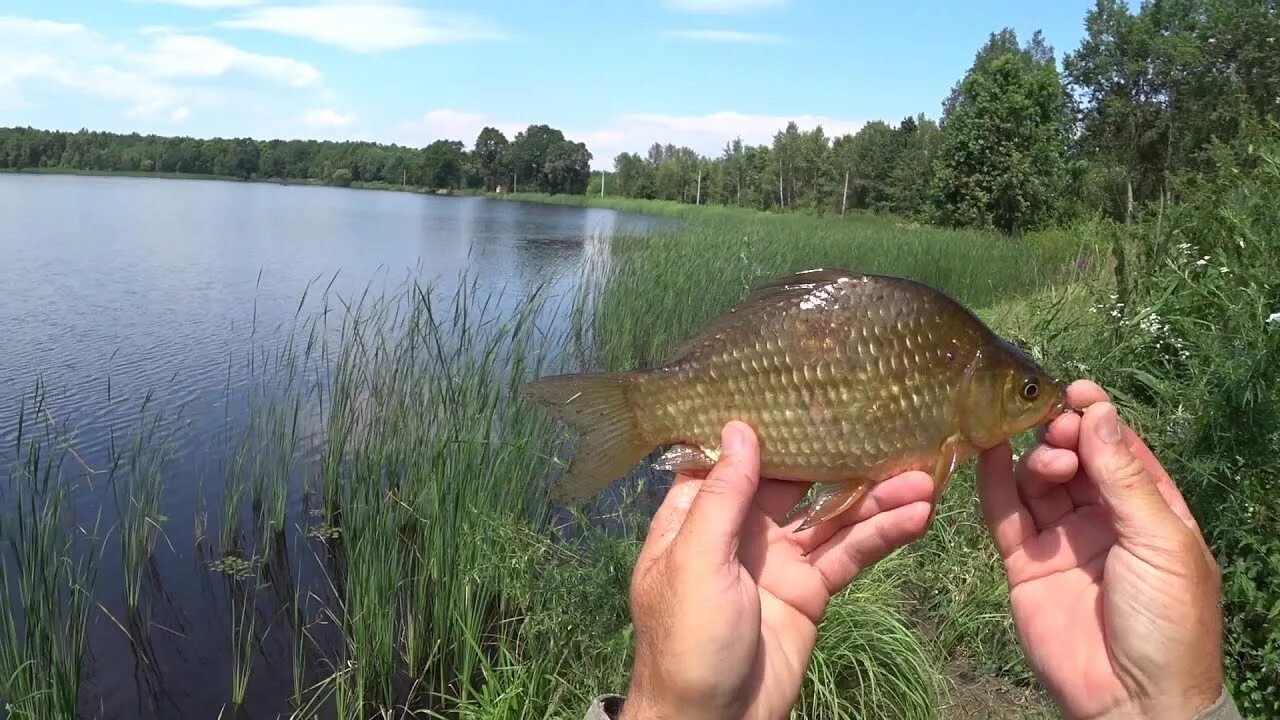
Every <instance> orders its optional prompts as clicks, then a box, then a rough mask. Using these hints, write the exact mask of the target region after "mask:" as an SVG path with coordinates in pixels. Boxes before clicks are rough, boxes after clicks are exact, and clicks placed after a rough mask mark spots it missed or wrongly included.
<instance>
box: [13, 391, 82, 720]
mask: <svg viewBox="0 0 1280 720" xmlns="http://www.w3.org/2000/svg"><path fill="white" fill-rule="evenodd" d="M46 400H47V396H46V394H45V389H44V386H43V385H37V387H36V389H35V391H34V392H33V393H32V394H31V396H30V398H29V400H28V399H26V398H24V401H23V403H22V406H21V408H20V410H19V415H18V419H17V425H16V430H15V438H14V442H13V447H12V454H11V455H9V456H8V457H5V458H4V459H5V461H6V465H7V466H6V467H5V468H4V470H5V474H4V478H5V482H4V484H3V486H0V539H2V540H3V543H4V545H3V547H0V593H2V594H0V600H3V602H0V701H3V703H4V707H5V710H6V711H7V713H8V715H9V717H12V718H32V719H33V720H34V719H36V718H40V719H43V718H53V717H64V718H69V717H75V716H76V713H77V708H78V701H79V694H80V687H81V683H82V680H83V677H82V674H83V669H84V662H85V655H86V652H87V645H88V641H87V624H88V618H89V613H90V609H91V606H92V604H93V585H94V582H95V580H96V574H97V558H96V557H95V556H94V554H93V542H96V541H98V540H99V538H97V536H96V530H97V527H96V525H94V526H88V525H83V524H81V523H80V522H78V521H77V520H76V519H75V518H73V517H72V516H71V514H70V512H69V510H68V507H67V505H68V495H69V494H70V492H71V491H72V490H73V489H74V483H75V481H76V479H77V477H83V475H82V474H78V473H77V472H76V469H75V468H74V467H72V464H71V462H70V460H69V453H68V452H67V447H66V444H65V443H66V438H67V437H68V432H67V429H66V427H65V425H60V424H58V423H57V422H56V421H55V420H54V419H53V416H52V414H51V413H50V412H49V408H48V406H47V405H46ZM77 540H80V542H77ZM86 540H87V541H88V542H85V541H86ZM85 545H88V547H85ZM77 546H78V547H77Z"/></svg>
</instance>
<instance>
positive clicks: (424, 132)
mask: <svg viewBox="0 0 1280 720" xmlns="http://www.w3.org/2000/svg"><path fill="white" fill-rule="evenodd" d="M486 126H488V127H494V128H497V129H498V130H500V131H501V132H502V134H503V135H506V136H507V139H508V140H511V139H512V138H514V137H515V136H516V133H518V132H521V131H523V130H524V129H525V128H527V127H529V123H521V122H514V121H510V120H495V119H493V118H490V117H488V116H487V115H482V114H480V113H469V112H463V111H460V110H451V109H449V108H439V109H436V110H431V111H429V112H426V113H423V115H422V117H420V118H418V119H417V120H413V121H410V122H403V123H400V124H399V125H397V126H396V127H395V128H394V129H393V130H392V132H391V141H392V142H395V143H399V144H401V145H410V146H413V147H422V146H424V145H427V144H428V143H431V142H433V141H435V140H461V141H462V143H463V144H464V145H466V146H468V147H470V146H471V144H472V143H474V142H475V139H476V136H477V135H479V134H480V131H481V130H483V129H484V128H485V127H486Z"/></svg>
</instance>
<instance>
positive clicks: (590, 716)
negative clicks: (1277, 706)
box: [583, 695, 1217, 720]
mask: <svg viewBox="0 0 1280 720" xmlns="http://www.w3.org/2000/svg"><path fill="white" fill-rule="evenodd" d="M625 700H626V698H624V697H623V696H621V695H600V696H598V697H596V699H595V700H592V701H591V707H590V708H588V709H587V714H586V716H585V717H584V718H583V720H618V716H619V715H621V714H622V703H623V702H624V701H625ZM1214 720H1217V718H1214Z"/></svg>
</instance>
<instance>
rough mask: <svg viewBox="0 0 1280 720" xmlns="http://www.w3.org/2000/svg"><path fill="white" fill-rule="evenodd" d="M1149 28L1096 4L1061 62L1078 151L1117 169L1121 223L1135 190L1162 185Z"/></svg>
mask: <svg viewBox="0 0 1280 720" xmlns="http://www.w3.org/2000/svg"><path fill="white" fill-rule="evenodd" d="M1152 29H1153V28H1152V26H1151V23H1150V22H1148V21H1147V20H1146V19H1145V18H1142V17H1140V16H1135V15H1132V14H1131V13H1130V12H1129V8H1128V6H1127V5H1126V4H1125V3H1124V2H1122V1H1121V0H1097V5H1096V6H1095V7H1094V9H1093V10H1090V11H1089V13H1088V15H1086V17H1085V30H1086V35H1085V39H1084V41H1083V42H1082V43H1081V44H1080V48H1079V49H1078V50H1077V51H1076V52H1075V53H1072V54H1068V55H1067V56H1066V57H1065V58H1063V66H1064V68H1065V71H1066V75H1067V78H1068V80H1069V82H1070V84H1071V86H1072V87H1073V88H1074V89H1076V90H1077V91H1078V92H1079V93H1081V95H1082V103H1083V106H1082V108H1081V111H1080V114H1079V118H1080V125H1081V130H1082V135H1081V140H1080V145H1081V146H1082V147H1081V149H1082V150H1083V151H1084V152H1085V153H1087V154H1089V155H1091V156H1094V157H1098V158H1101V159H1104V160H1106V161H1108V162H1110V163H1114V164H1115V165H1118V166H1119V168H1120V169H1121V173H1122V177H1123V184H1124V190H1123V193H1124V199H1123V201H1122V205H1121V211H1120V212H1119V213H1118V215H1120V216H1121V217H1123V218H1124V221H1125V222H1126V223H1127V222H1130V221H1131V220H1132V217H1133V207H1134V200H1135V186H1137V188H1138V190H1137V195H1138V197H1139V199H1140V198H1142V197H1150V195H1151V194H1152V192H1153V191H1154V190H1155V189H1157V188H1159V187H1160V186H1161V185H1162V184H1163V182H1162V178H1161V177H1160V175H1162V168H1161V167H1160V165H1161V164H1162V163H1160V162H1159V157H1160V153H1159V152H1158V149H1159V148H1160V147H1161V146H1163V145H1164V144H1165V143H1166V142H1167V140H1166V139H1164V138H1163V137H1162V133H1161V128H1162V126H1163V123H1162V114H1163V108H1162V107H1161V102H1160V96H1161V92H1160V84H1159V82H1158V79H1157V77H1156V75H1155V73H1154V72H1153V70H1154V68H1153V65H1152V59H1153V55H1152V52H1153V49H1154V43H1155V42H1156V36H1155V35H1154V34H1153V33H1152V32H1151V31H1152ZM1153 161H1154V162H1153Z"/></svg>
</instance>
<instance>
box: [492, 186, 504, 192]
mask: <svg viewBox="0 0 1280 720" xmlns="http://www.w3.org/2000/svg"><path fill="white" fill-rule="evenodd" d="M494 192H496V193H504V192H507V186H506V185H499V186H498V187H497V188H496V189H494Z"/></svg>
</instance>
